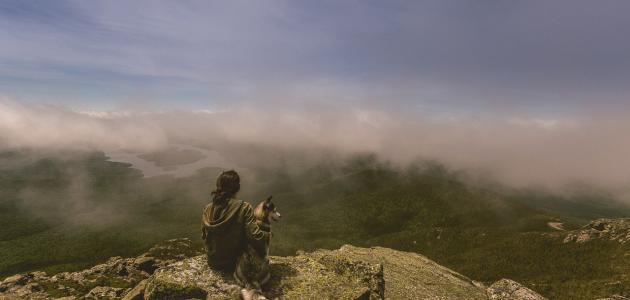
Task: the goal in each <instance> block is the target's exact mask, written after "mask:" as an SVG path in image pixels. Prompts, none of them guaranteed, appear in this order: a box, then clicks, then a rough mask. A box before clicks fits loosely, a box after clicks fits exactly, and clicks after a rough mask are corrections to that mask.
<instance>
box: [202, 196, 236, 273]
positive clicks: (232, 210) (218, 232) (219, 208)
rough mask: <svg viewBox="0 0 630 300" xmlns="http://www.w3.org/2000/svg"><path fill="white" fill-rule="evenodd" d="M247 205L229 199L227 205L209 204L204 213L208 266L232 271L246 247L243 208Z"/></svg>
mask: <svg viewBox="0 0 630 300" xmlns="http://www.w3.org/2000/svg"><path fill="white" fill-rule="evenodd" d="M244 204H245V203H244V202H243V201H241V200H237V199H234V198H232V199H229V200H228V201H227V203H225V204H218V205H217V204H215V203H210V204H208V205H207V206H206V207H205V209H204V211H203V224H204V225H203V228H204V229H203V235H204V240H205V244H206V251H207V256H208V265H210V267H212V268H214V269H218V270H222V271H231V270H232V269H233V268H234V265H235V264H236V259H237V258H238V255H239V254H240V253H241V252H242V249H244V248H245V246H246V244H245V243H246V242H247V241H246V238H245V232H244V230H243V228H244V220H243V214H242V210H243V209H242V206H243V205H244Z"/></svg>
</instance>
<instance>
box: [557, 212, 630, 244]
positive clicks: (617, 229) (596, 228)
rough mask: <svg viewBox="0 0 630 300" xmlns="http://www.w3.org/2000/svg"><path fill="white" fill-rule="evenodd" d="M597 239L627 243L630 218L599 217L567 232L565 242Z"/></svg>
mask: <svg viewBox="0 0 630 300" xmlns="http://www.w3.org/2000/svg"><path fill="white" fill-rule="evenodd" d="M595 239H605V240H611V241H618V242H619V243H622V244H625V243H626V242H628V241H630V219H629V218H622V219H597V220H594V221H591V222H589V223H588V224H586V225H585V226H584V227H582V228H581V229H578V230H574V231H571V232H569V233H567V235H566V237H565V238H564V242H565V243H571V242H575V243H585V242H588V241H592V240H595Z"/></svg>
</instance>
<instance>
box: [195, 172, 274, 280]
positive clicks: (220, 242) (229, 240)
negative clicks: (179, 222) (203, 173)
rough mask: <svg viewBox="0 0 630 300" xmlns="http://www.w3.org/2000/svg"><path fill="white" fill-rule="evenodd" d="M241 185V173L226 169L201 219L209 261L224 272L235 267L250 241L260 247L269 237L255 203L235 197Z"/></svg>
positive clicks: (210, 264)
mask: <svg viewBox="0 0 630 300" xmlns="http://www.w3.org/2000/svg"><path fill="white" fill-rule="evenodd" d="M239 189H240V178H239V176H238V174H237V173H236V172H235V171H226V172H223V173H222V174H221V175H220V176H219V178H218V179H217V189H216V190H215V191H214V192H213V193H212V195H213V199H212V203H210V204H208V205H207V206H206V207H205V208H204V210H203V215H202V220H201V221H202V237H203V239H204V242H205V246H206V251H207V258H208V265H209V266H210V267H211V268H213V269H216V270H220V271H224V272H231V271H233V270H234V267H235V265H236V260H237V259H238V257H239V256H240V255H241V254H242V253H243V251H245V249H246V247H247V245H248V243H249V244H250V245H252V246H254V247H259V246H261V245H262V244H263V243H264V242H265V241H266V240H267V239H269V234H268V233H267V232H263V231H261V230H260V229H259V228H258V225H257V224H256V221H255V219H254V210H253V209H252V206H251V205H250V204H249V203H247V202H245V201H242V200H238V199H236V198H234V196H235V195H236V193H237V192H238V190H239Z"/></svg>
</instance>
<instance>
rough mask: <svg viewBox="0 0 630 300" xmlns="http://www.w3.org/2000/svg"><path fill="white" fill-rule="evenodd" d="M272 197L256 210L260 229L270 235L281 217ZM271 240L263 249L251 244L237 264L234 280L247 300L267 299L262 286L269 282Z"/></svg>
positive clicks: (255, 216) (255, 214)
mask: <svg viewBox="0 0 630 300" xmlns="http://www.w3.org/2000/svg"><path fill="white" fill-rule="evenodd" d="M271 198H272V196H269V198H267V200H265V201H262V202H260V203H259V204H258V205H257V206H256V208H255V209H254V218H255V219H256V224H258V228H260V230H262V231H266V232H269V233H270V237H271V222H272V221H278V220H279V219H280V217H281V215H280V213H279V212H278V211H277V210H276V205H275V204H274V203H273V202H271ZM269 242H270V241H269V240H267V241H266V242H265V244H264V245H263V247H262V248H261V247H254V246H253V245H251V244H248V245H247V248H246V249H245V251H244V252H243V254H242V255H241V256H240V257H239V258H238V260H237V262H236V269H235V270H234V278H235V279H236V281H237V282H238V283H239V284H240V285H241V286H243V287H244V288H243V289H242V290H241V295H242V296H243V299H245V300H250V299H252V300H262V299H267V298H265V296H263V295H262V286H264V285H265V284H266V283H267V282H269V278H270V273H269V258H268V257H267V256H268V255H269Z"/></svg>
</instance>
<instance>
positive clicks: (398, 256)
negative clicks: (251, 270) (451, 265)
mask: <svg viewBox="0 0 630 300" xmlns="http://www.w3.org/2000/svg"><path fill="white" fill-rule="evenodd" d="M166 245H167V246H164V245H162V246H157V247H154V248H152V249H151V250H150V251H149V252H147V253H145V254H143V255H141V256H139V257H137V258H129V259H123V258H112V259H110V260H109V261H108V262H106V263H104V264H101V265H98V266H95V267H93V268H91V269H88V270H84V271H81V272H74V273H60V274H57V275H55V276H52V277H49V276H47V275H46V274H45V273H42V272H36V273H28V274H21V275H16V276H12V277H9V278H6V279H5V280H4V281H3V282H2V283H1V284H0V299H24V298H27V299H54V298H57V299H58V298H62V299H66V300H70V299H126V300H140V299H147V300H148V299H239V291H240V288H239V287H238V286H237V285H236V284H235V283H234V281H233V279H232V278H231V276H230V275H229V274H221V273H218V272H216V271H213V270H211V269H210V268H208V266H207V264H206V263H205V258H204V256H203V255H199V254H201V253H199V249H195V248H194V247H193V246H192V244H191V243H190V241H189V240H185V239H179V240H171V241H168V243H167V244H166ZM160 249H161V250H160ZM177 249H179V250H181V252H183V253H180V254H174V253H176V252H177ZM270 261H271V273H272V279H271V282H270V285H269V287H268V288H267V289H266V291H265V294H266V296H267V297H269V298H270V299H469V300H475V299H484V300H485V299H497V300H508V299H510V300H519V299H528V300H539V299H545V298H544V297H542V296H540V295H539V294H537V293H536V292H534V291H532V290H530V289H528V288H526V287H523V286H522V285H520V284H518V283H516V282H514V281H511V280H507V279H503V280H500V281H497V282H496V283H494V284H492V285H491V286H490V287H485V286H484V285H483V284H481V283H479V282H475V281H472V280H470V279H469V278H467V277H465V276H463V275H461V274H459V273H456V272H454V271H452V270H450V269H448V268H445V267H443V266H441V265H439V264H437V263H435V262H433V261H431V260H429V259H428V258H426V257H424V256H422V255H419V254H415V253H409V252H402V251H396V250H392V249H388V248H381V247H374V248H359V247H354V246H349V245H346V246H343V247H341V248H340V249H337V250H317V251H314V252H310V253H305V252H300V253H298V254H297V255H295V256H289V257H277V256H272V257H271V258H270Z"/></svg>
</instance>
